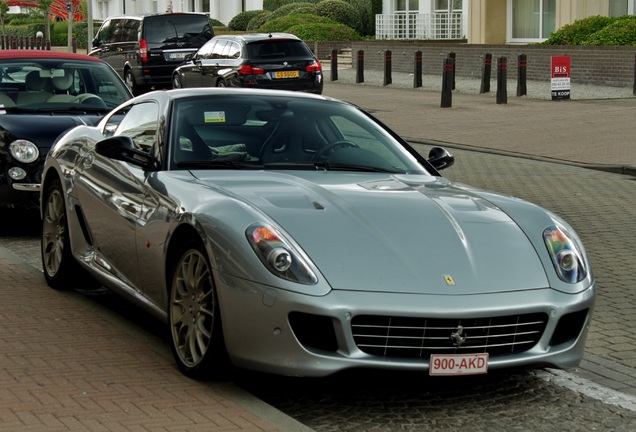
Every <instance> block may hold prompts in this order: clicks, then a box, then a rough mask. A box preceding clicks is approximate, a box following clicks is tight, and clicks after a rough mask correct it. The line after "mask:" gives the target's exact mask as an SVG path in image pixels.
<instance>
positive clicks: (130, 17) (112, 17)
mask: <svg viewBox="0 0 636 432" xmlns="http://www.w3.org/2000/svg"><path fill="white" fill-rule="evenodd" d="M170 15H198V16H204V17H206V18H207V17H208V16H207V15H206V14H204V13H202V12H158V13H145V14H130V15H128V14H126V15H111V16H109V17H108V18H106V19H107V20H109V19H138V20H141V19H143V18H152V17H160V16H170ZM104 21H106V20H104Z"/></svg>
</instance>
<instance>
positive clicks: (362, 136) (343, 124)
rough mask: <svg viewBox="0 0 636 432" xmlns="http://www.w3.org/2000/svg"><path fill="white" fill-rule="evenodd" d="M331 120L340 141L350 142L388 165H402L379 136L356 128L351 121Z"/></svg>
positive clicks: (358, 127)
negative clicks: (340, 138) (387, 162)
mask: <svg viewBox="0 0 636 432" xmlns="http://www.w3.org/2000/svg"><path fill="white" fill-rule="evenodd" d="M331 120H332V121H333V123H334V124H335V125H336V127H337V128H338V131H339V132H340V134H341V136H342V139H344V140H346V141H350V142H352V143H354V144H356V145H357V146H358V147H360V148H362V149H365V150H368V151H371V152H373V153H376V154H378V155H380V156H382V158H384V159H385V160H387V161H389V163H391V165H393V166H402V165H403V164H402V163H401V162H400V160H399V159H398V158H397V157H396V155H394V154H393V153H392V152H391V151H390V150H388V148H387V146H386V145H385V144H384V142H383V138H382V136H381V135H378V136H376V135H374V134H372V133H371V132H370V131H368V130H367V129H364V128H362V127H360V126H358V125H357V124H356V123H354V122H353V121H351V120H349V119H347V118H344V117H340V116H334V117H332V118H331Z"/></svg>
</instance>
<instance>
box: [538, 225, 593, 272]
mask: <svg viewBox="0 0 636 432" xmlns="http://www.w3.org/2000/svg"><path fill="white" fill-rule="evenodd" d="M543 240H544V241H545V245H546V247H547V248H548V253H549V254H550V258H552V263H553V264H554V268H555V270H556V272H557V274H558V275H559V278H560V279H561V280H562V281H564V282H569V283H576V282H581V281H582V280H583V279H585V276H587V269H586V268H585V261H584V260H583V256H582V253H581V250H580V249H579V247H578V246H577V244H576V243H575V242H574V240H572V238H571V236H570V235H568V233H567V231H565V229H564V228H561V227H557V226H551V227H548V228H546V229H545V230H544V231H543Z"/></svg>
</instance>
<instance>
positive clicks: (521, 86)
mask: <svg viewBox="0 0 636 432" xmlns="http://www.w3.org/2000/svg"><path fill="white" fill-rule="evenodd" d="M517 62H518V63H517V96H526V95H527V94H528V87H527V85H526V75H527V74H526V72H527V66H528V57H527V56H526V55H525V54H520V55H519V57H518V60H517Z"/></svg>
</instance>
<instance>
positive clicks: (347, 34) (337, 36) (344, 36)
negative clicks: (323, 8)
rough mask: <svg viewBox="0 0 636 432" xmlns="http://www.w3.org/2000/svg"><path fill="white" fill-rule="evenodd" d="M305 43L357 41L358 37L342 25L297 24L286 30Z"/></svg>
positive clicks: (353, 31)
mask: <svg viewBox="0 0 636 432" xmlns="http://www.w3.org/2000/svg"><path fill="white" fill-rule="evenodd" d="M287 33H292V34H294V35H296V36H298V37H299V38H301V39H302V40H305V41H332V40H359V39H361V37H360V35H359V34H358V33H357V32H356V31H355V30H354V29H352V28H351V27H347V26H346V25H344V24H340V23H334V24H297V25H294V26H291V27H289V28H288V29H287Z"/></svg>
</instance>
